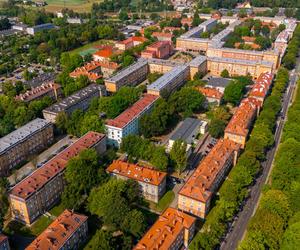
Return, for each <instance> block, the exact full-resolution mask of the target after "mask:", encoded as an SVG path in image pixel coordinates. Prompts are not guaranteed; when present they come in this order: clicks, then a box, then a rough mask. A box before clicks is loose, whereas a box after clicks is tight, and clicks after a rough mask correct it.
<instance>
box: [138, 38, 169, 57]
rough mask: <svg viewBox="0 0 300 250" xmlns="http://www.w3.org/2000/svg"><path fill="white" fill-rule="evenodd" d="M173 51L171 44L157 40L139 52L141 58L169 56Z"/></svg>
mask: <svg viewBox="0 0 300 250" xmlns="http://www.w3.org/2000/svg"><path fill="white" fill-rule="evenodd" d="M172 52H173V46H172V43H171V42H168V41H158V42H155V43H153V44H151V45H149V46H147V47H146V49H145V50H144V51H142V53H141V57H143V58H159V59H164V58H167V57H169V56H170V55H171V54H172Z"/></svg>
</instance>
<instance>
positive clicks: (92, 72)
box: [69, 61, 102, 82]
mask: <svg viewBox="0 0 300 250" xmlns="http://www.w3.org/2000/svg"><path fill="white" fill-rule="evenodd" d="M69 76H70V77H72V78H78V77H80V76H87V77H88V78H89V80H90V81H92V82H95V81H97V80H98V79H101V78H102V74H101V65H100V63H98V62H97V61H92V62H90V63H87V64H85V65H84V66H82V67H79V68H76V69H75V70H74V71H72V72H71V73H70V74H69Z"/></svg>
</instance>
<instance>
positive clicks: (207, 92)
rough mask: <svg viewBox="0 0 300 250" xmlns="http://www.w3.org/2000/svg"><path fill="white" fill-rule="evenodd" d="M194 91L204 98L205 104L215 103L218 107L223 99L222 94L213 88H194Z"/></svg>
mask: <svg viewBox="0 0 300 250" xmlns="http://www.w3.org/2000/svg"><path fill="white" fill-rule="evenodd" d="M196 89H197V90H198V91H199V92H200V93H201V94H202V95H204V96H205V98H206V103H207V104H209V103H215V104H217V105H220V103H221V102H222V99H223V95H224V94H223V93H222V92H220V91H219V90H217V89H215V88H208V87H196Z"/></svg>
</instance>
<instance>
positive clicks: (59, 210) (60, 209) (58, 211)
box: [49, 203, 65, 217]
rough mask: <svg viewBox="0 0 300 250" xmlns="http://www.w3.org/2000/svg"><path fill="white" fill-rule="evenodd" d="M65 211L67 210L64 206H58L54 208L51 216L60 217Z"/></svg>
mask: <svg viewBox="0 0 300 250" xmlns="http://www.w3.org/2000/svg"><path fill="white" fill-rule="evenodd" d="M64 210H65V208H64V207H63V206H62V204H61V203H60V204H58V205H57V206H55V207H53V208H52V209H51V210H50V211H49V213H50V214H51V215H54V216H56V217H57V216H59V215H60V214H61V213H62V212H63V211H64Z"/></svg>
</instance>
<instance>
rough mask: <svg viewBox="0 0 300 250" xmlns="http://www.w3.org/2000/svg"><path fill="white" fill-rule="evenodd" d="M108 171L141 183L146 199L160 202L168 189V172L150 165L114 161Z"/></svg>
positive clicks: (123, 178)
mask: <svg viewBox="0 0 300 250" xmlns="http://www.w3.org/2000/svg"><path fill="white" fill-rule="evenodd" d="M106 171H107V172H108V173H109V174H110V175H112V176H115V177H117V178H118V179H122V180H127V179H131V180H135V181H137V182H138V184H139V188H140V189H139V190H137V191H139V192H140V193H141V195H142V196H143V197H144V198H145V199H146V200H150V201H153V202H156V203H157V202H158V201H159V199H160V198H161V197H162V196H163V194H164V193H165V191H166V178H167V174H166V173H164V172H160V171H157V170H155V169H151V168H148V167H143V166H139V165H136V164H131V163H128V162H124V161H120V160H117V161H114V162H113V163H112V164H111V165H110V166H109V167H108V168H107V169H106Z"/></svg>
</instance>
